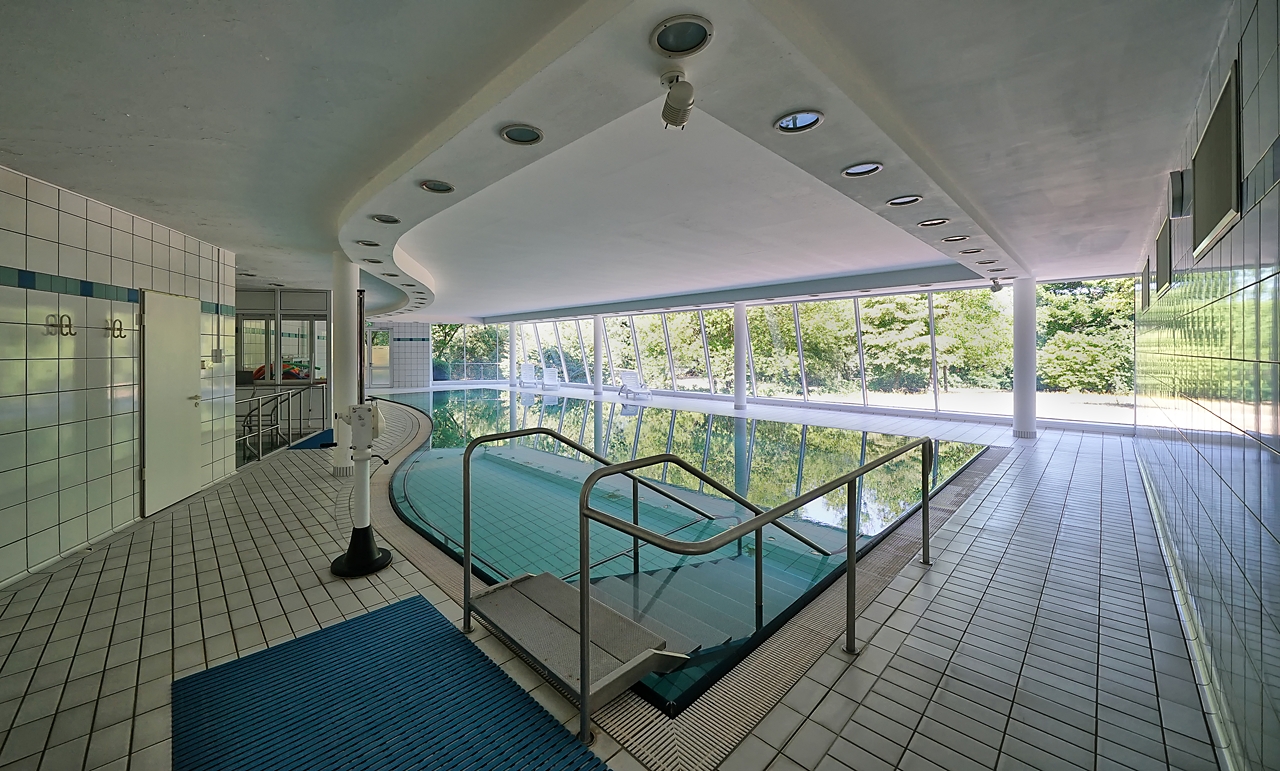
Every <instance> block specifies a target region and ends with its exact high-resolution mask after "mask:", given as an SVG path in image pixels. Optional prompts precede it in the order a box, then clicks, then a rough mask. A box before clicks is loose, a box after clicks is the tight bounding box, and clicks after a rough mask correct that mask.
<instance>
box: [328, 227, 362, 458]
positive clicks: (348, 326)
mask: <svg viewBox="0 0 1280 771" xmlns="http://www.w3.org/2000/svg"><path fill="white" fill-rule="evenodd" d="M359 286H360V268H358V267H357V266H356V264H355V263H353V262H352V261H351V260H349V259H347V255H346V254H344V253H343V252H341V251H336V252H334V253H333V318H332V319H331V321H332V325H333V327H332V328H333V332H332V334H333V363H332V365H331V366H330V369H329V395H330V399H329V403H330V404H332V405H333V441H334V448H333V475H334V476H336V477H349V476H351V473H352V465H351V451H350V449H349V448H350V447H351V427H350V426H349V425H348V424H347V422H346V421H345V420H344V419H343V416H344V415H345V414H346V411H347V408H348V407H350V406H351V405H353V404H355V403H356V378H357V377H358V374H359V373H358V372H357V370H358V369H359V367H360V365H359V355H360V349H361V347H362V346H361V336H362V335H363V334H364V332H363V330H362V329H360V328H358V327H357V326H356V323H357V322H356V290H357V288H358V287H359Z"/></svg>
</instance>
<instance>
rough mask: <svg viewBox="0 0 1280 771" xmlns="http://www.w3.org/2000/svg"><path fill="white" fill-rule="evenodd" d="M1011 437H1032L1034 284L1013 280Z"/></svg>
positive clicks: (1034, 426) (1034, 412) (1034, 421)
mask: <svg viewBox="0 0 1280 771" xmlns="http://www.w3.org/2000/svg"><path fill="white" fill-rule="evenodd" d="M1013 435H1014V436H1015V437H1017V438H1019V439H1033V438H1035V435H1036V282H1035V279H1032V278H1015V279H1014V280H1013Z"/></svg>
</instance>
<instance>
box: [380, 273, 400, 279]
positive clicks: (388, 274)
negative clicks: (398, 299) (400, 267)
mask: <svg viewBox="0 0 1280 771" xmlns="http://www.w3.org/2000/svg"><path fill="white" fill-rule="evenodd" d="M382 275H384V276H386V277H387V278H399V277H400V274H399V273H383V274H382Z"/></svg>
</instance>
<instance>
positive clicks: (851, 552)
mask: <svg viewBox="0 0 1280 771" xmlns="http://www.w3.org/2000/svg"><path fill="white" fill-rule="evenodd" d="M916 447H919V448H920V461H921V464H920V526H921V531H922V541H923V545H922V551H921V555H920V561H921V563H923V564H925V565H929V564H931V561H930V559H929V481H930V476H931V472H932V470H933V440H932V439H931V438H929V437H921V438H920V439H916V440H914V441H912V442H908V443H907V444H904V445H902V446H901V447H899V448H898V449H896V450H894V451H893V452H890V453H887V454H885V455H881V456H880V457H878V458H876V459H875V460H873V461H871V462H869V463H864V464H863V465H861V466H859V467H858V468H856V469H854V470H853V471H850V472H849V473H848V474H845V475H844V476H841V477H837V478H836V479H833V480H831V481H830V482H827V483H826V484H824V485H822V486H820V487H817V488H814V489H813V490H810V491H809V492H807V493H805V494H804V495H801V496H797V497H796V498H793V499H791V500H790V501H787V502H786V503H784V504H782V505H781V506H778V507H776V508H773V509H770V510H769V511H768V512H765V513H761V514H758V515H757V516H755V517H753V518H752V519H750V520H747V521H746V522H743V523H741V524H739V525H734V526H733V527H731V528H729V529H728V530H725V531H723V532H720V533H717V534H716V535H714V536H712V537H710V538H706V539H703V540H701V541H677V540H675V539H672V538H667V537H666V536H664V535H661V534H659V533H655V532H653V531H652V530H649V529H647V528H644V527H641V526H640V525H639V524H634V523H631V522H627V521H626V520H622V519H618V518H617V517H615V516H613V515H611V514H606V513H605V512H603V511H599V510H597V509H593V508H591V493H592V491H593V490H594V489H595V486H596V484H598V483H599V482H600V480H601V479H604V478H605V477H607V476H613V475H615V474H626V475H628V476H630V472H632V471H634V470H635V469H639V468H645V467H647V466H654V465H657V464H659V463H674V464H676V465H677V466H679V467H680V468H682V469H684V470H685V471H687V472H689V473H690V474H693V475H694V476H696V477H698V478H699V479H701V480H702V481H703V482H706V483H707V484H709V485H711V486H712V487H714V488H715V489H716V490H719V491H720V492H722V493H724V494H725V495H729V496H731V497H732V498H734V499H737V498H738V496H737V494H736V493H734V492H733V491H732V490H729V489H728V488H726V487H725V486H724V485H722V484H720V483H719V482H717V481H716V480H715V479H712V478H711V477H710V476H709V475H707V474H706V473H704V472H703V471H702V470H701V469H698V468H695V467H694V466H692V465H691V464H689V463H686V462H685V461H684V460H682V459H681V458H680V457H679V456H676V455H672V454H670V453H664V454H662V455H653V456H650V457H648V458H638V459H636V460H633V461H628V462H625V463H617V464H614V465H612V466H605V467H604V468H600V469H597V470H595V471H593V472H592V473H591V474H590V476H588V477H587V480H586V481H585V482H584V483H583V485H582V493H581V494H580V496H579V498H578V508H579V512H580V515H581V516H580V517H579V525H578V530H579V535H578V565H579V568H578V570H579V573H580V574H581V576H582V578H581V579H580V580H579V582H578V585H579V592H578V603H579V604H578V613H579V620H578V630H579V631H578V640H579V643H580V650H579V662H580V679H579V681H578V682H579V683H581V693H580V694H579V695H578V696H579V701H578V714H579V728H578V738H579V739H580V740H581V741H582V742H583V743H584V744H590V743H591V739H592V737H591V708H590V705H589V703H588V702H589V700H590V694H591V591H590V589H591V581H590V569H591V568H590V564H591V554H590V551H591V531H590V522H591V521H592V520H594V521H596V522H599V523H600V524H602V525H605V526H606V527H611V528H613V529H614V530H618V531H620V532H623V533H627V534H628V535H630V536H631V537H632V538H633V539H639V540H643V541H645V542H646V543H649V544H652V545H654V546H657V547H659V548H662V549H666V550H667V551H669V552H673V553H675V554H683V555H699V554H710V553H711V552H713V551H715V550H716V549H719V548H721V547H723V546H727V545H728V544H729V543H732V542H733V541H736V540H738V539H739V538H742V537H743V536H745V535H747V534H749V533H753V532H754V533H755V535H756V624H757V627H759V626H760V614H761V608H762V605H763V590H764V568H763V566H764V562H763V551H762V550H761V548H760V546H761V544H760V533H761V531H762V530H763V529H764V527H765V525H769V524H774V525H777V524H778V523H777V520H778V519H780V518H782V517H785V516H786V515H788V514H790V513H792V512H793V511H796V510H798V509H800V508H801V507H803V506H805V505H807V504H809V503H812V502H813V501H815V500H817V499H818V498H821V497H822V496H824V495H826V494H828V493H830V492H833V491H835V490H837V489H839V488H841V487H845V486H847V487H848V498H847V499H846V500H845V507H846V516H848V518H849V520H848V521H846V524H845V532H846V536H847V538H848V554H847V557H846V562H845V564H846V570H847V575H848V581H847V584H846V587H845V612H846V622H845V623H846V629H845V644H844V650H845V652H846V653H850V654H853V655H855V656H856V655H857V654H858V650H857V649H856V644H855V642H854V620H855V618H856V615H855V614H856V611H855V608H854V603H855V601H856V599H857V596H856V589H857V549H856V544H857V539H858V527H857V523H856V522H854V521H852V519H853V500H854V498H853V496H854V490H855V487H856V482H857V480H858V479H859V478H860V477H862V476H863V475H865V474H867V473H868V472H870V471H874V470H875V469H877V468H880V467H881V466H883V465H885V464H886V463H889V462H890V461H893V460H896V459H897V458H899V457H901V456H902V455H905V454H906V453H908V452H910V451H911V450H914V449H915V448H916ZM466 611H469V608H464V612H466ZM469 621H470V619H469V618H468V619H467V622H469ZM464 628H465V627H464Z"/></svg>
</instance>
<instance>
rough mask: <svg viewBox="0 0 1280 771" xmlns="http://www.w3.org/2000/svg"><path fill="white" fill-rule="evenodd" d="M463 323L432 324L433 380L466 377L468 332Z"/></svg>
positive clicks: (463, 378)
mask: <svg viewBox="0 0 1280 771" xmlns="http://www.w3.org/2000/svg"><path fill="white" fill-rule="evenodd" d="M463 326H464V325H462V324H432V325H431V357H432V359H434V362H433V372H432V379H433V380H465V379H466V376H467V375H466V360H467V359H466V352H465V348H466V342H465V340H466V334H465V332H464V331H463Z"/></svg>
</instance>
